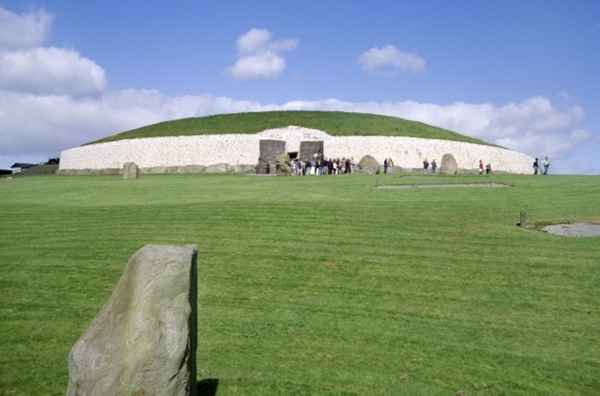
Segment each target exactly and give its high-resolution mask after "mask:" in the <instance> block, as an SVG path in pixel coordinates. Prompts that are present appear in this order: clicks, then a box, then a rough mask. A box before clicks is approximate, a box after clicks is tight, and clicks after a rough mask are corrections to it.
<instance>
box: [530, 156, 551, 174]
mask: <svg viewBox="0 0 600 396" xmlns="http://www.w3.org/2000/svg"><path fill="white" fill-rule="evenodd" d="M542 166H543V167H544V170H543V173H542V174H543V175H544V176H545V175H547V174H548V169H550V161H549V160H548V157H544V161H542ZM533 174H534V175H539V174H540V160H539V158H537V157H536V159H535V160H533Z"/></svg>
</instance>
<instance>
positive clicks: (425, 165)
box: [423, 158, 429, 173]
mask: <svg viewBox="0 0 600 396" xmlns="http://www.w3.org/2000/svg"><path fill="white" fill-rule="evenodd" d="M428 170H429V161H427V158H425V160H424V161H423V173H427V171H428Z"/></svg>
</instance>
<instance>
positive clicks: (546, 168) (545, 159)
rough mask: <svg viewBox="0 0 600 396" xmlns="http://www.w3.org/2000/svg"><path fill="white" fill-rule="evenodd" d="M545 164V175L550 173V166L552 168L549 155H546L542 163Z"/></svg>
mask: <svg viewBox="0 0 600 396" xmlns="http://www.w3.org/2000/svg"><path fill="white" fill-rule="evenodd" d="M542 165H543V166H544V176H547V175H548V168H550V161H548V157H547V156H546V157H544V162H543V163H542Z"/></svg>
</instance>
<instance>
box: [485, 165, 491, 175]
mask: <svg viewBox="0 0 600 396" xmlns="http://www.w3.org/2000/svg"><path fill="white" fill-rule="evenodd" d="M491 173H492V164H490V163H489V162H488V163H487V165H486V166H485V174H486V175H489V174H491Z"/></svg>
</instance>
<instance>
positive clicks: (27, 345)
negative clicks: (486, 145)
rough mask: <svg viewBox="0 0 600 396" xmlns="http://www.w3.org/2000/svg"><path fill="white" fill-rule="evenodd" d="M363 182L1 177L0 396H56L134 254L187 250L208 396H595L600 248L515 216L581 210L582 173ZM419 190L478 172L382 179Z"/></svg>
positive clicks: (596, 185) (590, 212)
mask: <svg viewBox="0 0 600 396" xmlns="http://www.w3.org/2000/svg"><path fill="white" fill-rule="evenodd" d="M375 180H376V179H375V177H367V176H350V177H322V178H317V177H307V178H292V177H289V178H285V177H276V178H275V177H250V176H246V177H243V176H194V175H164V176H146V177H143V178H141V179H139V180H129V181H126V180H121V179H120V178H118V177H110V176H105V177H52V176H50V177H46V176H40V177H29V178H26V177H23V178H18V179H14V180H12V181H6V180H2V179H0V213H1V216H2V217H1V221H0V271H1V275H0V318H1V321H0V340H1V344H0V394H2V395H62V394H64V392H65V389H66V384H67V377H68V373H67V364H66V363H67V360H66V359H67V354H68V351H69V349H70V348H71V346H72V345H73V343H74V342H75V340H76V339H77V338H78V337H79V336H80V335H81V333H82V332H83V331H84V329H85V328H86V327H87V326H88V325H89V322H90V321H91V320H92V318H94V316H95V315H96V314H97V312H98V311H99V309H100V308H101V306H102V305H103V304H104V302H106V300H107V299H108V297H109V295H110V293H111V290H112V288H113V286H114V285H115V283H116V281H117V279H118V278H119V276H120V275H121V272H122V270H123V268H124V265H125V263H126V261H127V259H128V257H129V256H130V255H131V254H133V253H134V252H135V251H136V250H137V249H138V248H140V247H141V246H143V245H144V244H147V243H164V244H188V243H196V244H198V247H199V251H200V256H199V312H200V316H199V336H198V338H199V350H198V369H199V373H198V377H199V379H202V380H205V381H206V380H207V379H212V383H213V384H215V383H218V386H217V394H218V395H231V394H240V395H248V394H250V395H252V394H255V395H270V394H317V395H323V394H349V395H350V394H357V395H371V394H427V395H429V394H441V395H454V394H456V393H457V392H460V391H463V392H464V394H465V395H472V394H527V395H530V394H553V395H557V394H589V395H594V394H595V395H597V394H600V239H597V238H587V239H583V238H581V239H577V238H575V239H566V238H560V237H556V236H552V235H548V234H545V233H542V232H537V231H531V230H523V229H519V228H517V227H515V223H516V222H517V221H518V216H519V210H520V209H521V208H527V210H528V211H529V215H530V221H534V222H535V221H540V222H548V221H560V220H563V219H566V220H574V219H594V218H595V219H598V218H599V217H600V205H599V204H600V178H599V177H583V176H582V177H575V176H552V177H532V176H520V177H518V176H494V177H490V178H485V180H488V181H495V182H500V183H509V184H511V185H513V186H512V187H507V188H501V189H485V188H476V189H474V188H464V189H463V188H452V189H428V190H425V189H423V190H398V191H382V190H378V189H376V188H375V185H376V182H375ZM423 180H425V181H427V182H432V181H436V182H445V181H446V180H452V181H454V182H459V181H460V182H469V181H473V180H475V181H480V180H484V177H476V176H475V177H473V176H471V177H463V178H452V179H450V178H448V179H445V178H443V177H439V178H433V177H431V178H424V177H407V178H403V177H399V176H395V177H393V178H392V179H391V180H390V179H387V180H385V182H386V183H416V182H420V181H423ZM379 183H380V184H381V183H382V180H380V182H379Z"/></svg>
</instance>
